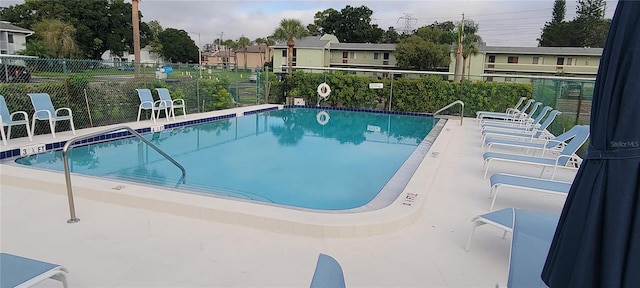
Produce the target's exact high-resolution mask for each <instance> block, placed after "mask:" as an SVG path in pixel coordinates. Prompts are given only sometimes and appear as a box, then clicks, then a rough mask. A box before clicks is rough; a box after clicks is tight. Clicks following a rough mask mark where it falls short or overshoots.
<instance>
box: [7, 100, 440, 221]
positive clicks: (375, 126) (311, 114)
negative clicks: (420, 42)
mask: <svg viewBox="0 0 640 288" xmlns="http://www.w3.org/2000/svg"><path fill="white" fill-rule="evenodd" d="M433 122H434V119H433V118H432V117H425V116H406V115H392V114H382V113H365V112H354V111H340V110H326V111H325V110H319V109H312V108H293V109H283V110H273V111H269V112H264V113H259V114H254V115H247V116H243V117H239V118H230V119H226V120H222V121H217V122H211V123H207V124H201V125H197V126H187V127H183V128H176V129H172V130H168V131H163V132H160V133H153V134H147V135H145V137H146V138H147V139H148V140H150V141H151V142H153V143H154V144H156V145H157V146H158V147H160V148H161V149H162V150H163V151H165V152H166V153H167V154H169V155H170V156H171V157H173V158H174V159H176V160H177V161H178V162H179V163H181V164H182V165H183V166H184V167H185V168H186V171H187V177H186V184H182V183H181V182H180V177H181V172H180V170H179V169H178V168H177V167H176V166H174V165H173V164H171V163H170V162H169V161H167V160H166V159H165V158H163V157H162V156H161V155H159V154H158V153H157V152H156V151H154V150H153V149H151V148H149V147H148V146H147V145H146V144H144V143H143V142H141V141H139V140H137V139H135V138H125V139H118V140H112V141H109V142H102V143H97V144H91V145H86V146H81V147H76V148H73V149H72V150H70V151H69V153H68V155H69V159H70V169H71V171H72V172H74V173H79V174H87V175H93V176H100V177H111V178H117V179H124V180H128V181H135V182H143V183H146V184H153V185H161V186H166V187H172V188H173V187H178V188H180V189H184V190H194V191H198V192H203V193H213V194H217V195H224V196H231V197H237V198H242V199H251V200H257V201H264V202H269V203H276V204H281V205H286V206H293V207H300V208H310V209H321V210H344V209H351V208H356V207H360V206H363V205H365V204H367V203H368V202H369V201H371V200H372V199H373V198H374V197H376V195H377V194H378V193H379V192H380V191H381V189H382V188H383V187H384V186H385V184H386V183H387V182H388V181H389V180H390V179H391V178H392V176H394V174H395V173H396V171H398V169H399V168H400V167H401V166H402V165H403V163H404V162H405V160H407V158H408V157H409V156H410V155H411V154H412V153H413V152H414V150H416V147H418V145H419V144H420V143H421V142H422V141H423V139H424V138H425V137H426V136H427V134H428V133H429V131H430V130H431V128H432V127H433ZM61 154H62V153H61V152H60V151H54V152H48V153H43V154H37V155H31V156H27V157H23V158H19V159H17V160H16V162H17V163H19V164H23V165H30V166H35V167H39V168H46V169H55V170H60V171H61V170H62V169H63V168H62V167H63V165H62V161H61V159H62V156H61ZM420 160H421V159H420ZM413 169H414V170H415V167H414V168H413ZM412 173H413V172H411V174H412ZM409 177H410V176H409ZM398 193H399V192H398Z"/></svg>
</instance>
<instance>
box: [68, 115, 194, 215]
mask: <svg viewBox="0 0 640 288" xmlns="http://www.w3.org/2000/svg"><path fill="white" fill-rule="evenodd" d="M120 130H127V131H129V133H131V135H133V136H135V137H136V138H138V139H140V140H141V141H142V142H144V143H146V144H147V145H149V147H151V148H153V150H156V151H157V152H158V153H160V155H162V156H164V158H166V159H167V160H169V161H170V162H171V163H173V164H174V165H176V166H177V167H178V168H180V170H181V171H182V177H181V178H180V179H181V180H182V184H185V183H187V171H186V170H185V169H184V167H183V166H182V165H180V163H178V161H176V160H175V159H173V158H171V156H169V155H168V154H167V153H165V152H164V151H162V150H161V149H160V148H158V146H156V145H155V144H153V143H151V142H149V140H147V139H145V138H144V137H142V135H140V134H139V133H138V132H136V131H135V130H133V129H131V127H129V126H119V127H115V128H111V129H108V130H103V131H100V132H95V133H90V134H86V135H82V136H78V137H74V138H72V139H70V140H69V141H67V143H66V144H64V147H63V148H62V163H63V165H64V179H65V181H66V182H67V198H68V199H69V212H70V214H71V219H69V220H67V223H76V222H78V221H80V219H78V218H76V208H75V205H74V204H73V191H72V188H71V173H70V172H69V159H68V157H67V151H68V150H69V148H71V147H73V146H76V143H77V142H79V141H82V140H86V139H90V138H93V137H96V136H100V135H103V134H107V133H112V132H116V131H120ZM79 144H83V143H79Z"/></svg>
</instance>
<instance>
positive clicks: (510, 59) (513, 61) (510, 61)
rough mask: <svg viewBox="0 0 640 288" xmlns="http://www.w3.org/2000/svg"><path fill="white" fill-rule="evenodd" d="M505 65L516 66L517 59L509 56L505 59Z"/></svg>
mask: <svg viewBox="0 0 640 288" xmlns="http://www.w3.org/2000/svg"><path fill="white" fill-rule="evenodd" d="M507 63H511V64H518V57H516V56H509V58H507Z"/></svg>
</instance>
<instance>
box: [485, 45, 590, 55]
mask: <svg viewBox="0 0 640 288" xmlns="http://www.w3.org/2000/svg"><path fill="white" fill-rule="evenodd" d="M479 48H480V49H479V50H480V51H481V52H484V53H513V54H539V55H544V54H552V55H585V56H601V55H602V48H581V47H497V46H486V47H479Z"/></svg>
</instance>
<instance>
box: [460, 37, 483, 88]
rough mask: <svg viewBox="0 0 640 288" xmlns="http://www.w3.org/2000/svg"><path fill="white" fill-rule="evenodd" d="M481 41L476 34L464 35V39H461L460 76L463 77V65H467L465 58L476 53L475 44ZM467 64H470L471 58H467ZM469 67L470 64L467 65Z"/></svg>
mask: <svg viewBox="0 0 640 288" xmlns="http://www.w3.org/2000/svg"><path fill="white" fill-rule="evenodd" d="M480 42H482V38H480V36H479V35H477V34H470V35H466V36H465V38H464V40H462V77H463V78H464V73H465V67H467V58H469V56H475V55H478V52H480V51H478V47H476V45H477V44H478V43H480ZM469 65H471V58H469ZM469 69H471V66H469Z"/></svg>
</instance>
